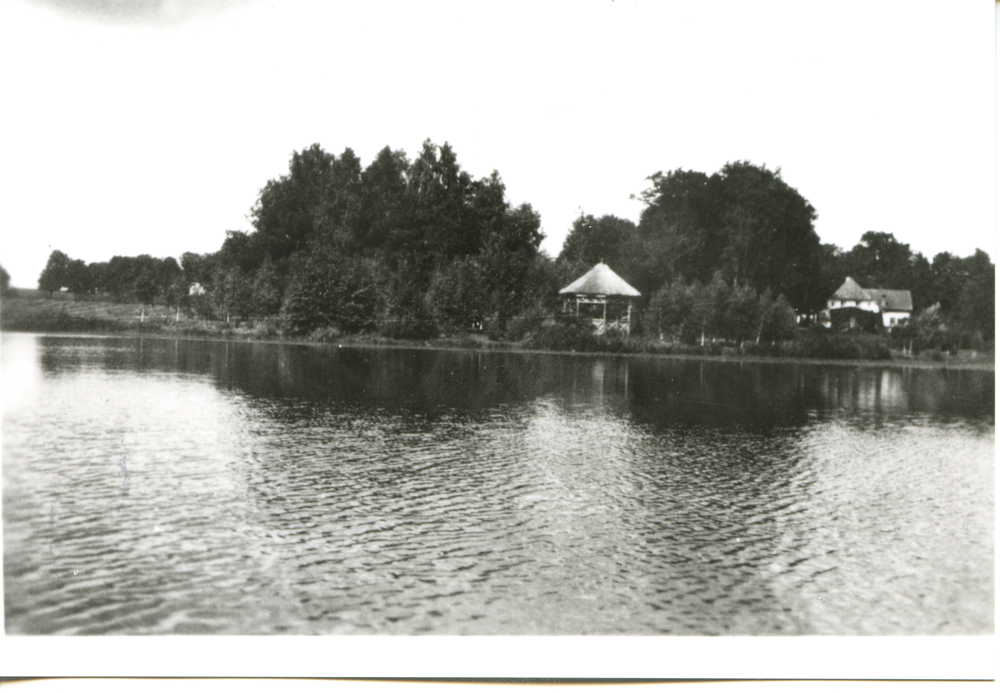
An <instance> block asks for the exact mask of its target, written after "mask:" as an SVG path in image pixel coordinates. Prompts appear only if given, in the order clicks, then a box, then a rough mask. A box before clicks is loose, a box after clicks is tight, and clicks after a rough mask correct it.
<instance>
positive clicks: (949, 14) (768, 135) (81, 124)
mask: <svg viewBox="0 0 1000 693" xmlns="http://www.w3.org/2000/svg"><path fill="white" fill-rule="evenodd" d="M995 24H996V19H995V16H994V7H993V6H992V5H991V3H986V2H983V1H982V0H957V1H953V2H948V3H941V2H938V1H936V0H935V1H933V2H923V1H920V0H901V1H898V2H897V1H890V0H862V1H855V0H843V1H838V2H801V0H794V1H788V2H782V1H776V0H775V1H771V0H754V1H753V2H746V1H745V0H739V1H735V0H734V1H729V0H697V1H695V0H691V1H688V0H672V1H670V0H655V1H651V0H574V1H572V2H566V1H555V0H553V1H550V2H546V1H544V0H542V1H535V2H519V1H518V0H503V1H499V2H491V1H490V0H483V1H479V2H466V1H463V2H450V1H444V0H441V1H437V0H435V1H424V0H420V1H413V2H399V1H389V0H366V1H365V2H320V1H314V0H282V1H281V2H272V1H269V0H209V1H208V2H206V1H204V0H201V1H198V2H196V1H195V0H145V1H137V2H127V1H126V0H5V2H4V3H3V4H2V6H0V94H2V103H3V105H4V107H3V109H2V111H0V113H2V115H0V124H2V127H0V201H2V207H0V209H2V212H0V214H2V216H0V224H2V226H0V229H2V230H0V265H2V266H3V267H4V268H5V269H6V270H7V271H8V272H9V274H10V275H11V283H12V285H14V286H18V287H26V288H28V287H34V286H36V284H37V279H38V275H39V274H40V273H41V271H42V269H43V268H44V266H45V262H46V260H47V259H48V256H49V254H50V253H51V252H52V251H53V250H55V249H58V250H61V251H63V252H65V253H66V254H68V255H69V256H70V257H72V258H80V259H83V260H85V261H87V262H99V261H106V260H109V259H110V258H111V257H112V256H113V255H139V254H143V253H147V254H150V255H153V256H157V257H166V256H173V257H179V256H180V255H181V254H182V253H184V252H187V251H191V252H198V253H205V252H213V251H215V250H218V248H219V247H220V246H221V245H222V242H223V240H224V239H225V232H226V231H227V230H244V231H250V230H252V227H251V224H250V221H249V219H248V215H249V212H250V209H251V208H252V206H253V205H254V202H255V201H256V199H257V196H258V193H259V191H260V189H261V188H262V187H263V186H264V184H265V183H266V182H267V181H268V180H269V179H272V178H277V177H279V176H281V175H283V174H285V173H287V170H288V162H289V159H290V157H291V154H292V152H293V151H298V150H302V149H305V148H307V147H309V146H310V145H311V144H313V143H319V144H320V145H321V146H322V147H323V148H324V149H325V150H326V151H328V152H331V153H334V154H338V155H339V154H340V153H341V152H343V151H344V149H345V148H347V147H350V148H351V149H353V150H354V152H355V154H357V156H358V157H359V158H360V159H361V161H362V165H364V166H367V165H368V164H369V163H370V162H371V161H372V159H373V158H374V156H375V154H376V153H377V152H378V151H379V150H380V149H382V148H383V147H385V146H387V145H388V146H389V147H391V148H392V149H402V150H404V151H406V152H407V154H408V155H409V156H410V158H411V159H412V158H414V157H415V156H416V154H417V153H418V152H419V150H420V147H421V144H422V143H423V141H424V140H425V139H428V138H429V139H430V140H431V141H432V142H434V143H435V144H439V145H440V144H443V143H445V142H448V143H450V144H451V145H452V147H453V148H454V150H455V152H456V155H457V157H458V161H459V164H460V165H461V166H462V167H463V168H464V169H465V170H467V171H468V172H469V173H470V174H472V175H473V176H474V177H477V178H478V177H485V176H488V175H489V174H490V173H491V172H492V171H493V170H494V169H495V170H497V171H499V173H500V176H501V177H502V179H503V181H504V183H505V185H506V188H507V196H508V200H509V201H510V202H511V203H512V204H514V205H519V204H521V203H525V202H526V203H529V204H531V205H532V207H534V208H535V210H536V211H538V212H539V213H540V214H541V219H542V231H543V232H544V233H545V236H546V239H545V241H544V242H543V244H542V248H543V249H544V250H545V251H546V252H548V253H549V254H550V255H553V256H555V255H557V254H558V253H559V250H560V249H561V247H562V243H563V240H564V238H565V236H566V233H567V231H568V230H569V228H570V227H571V226H572V223H573V221H574V219H576V218H577V217H578V216H579V215H580V214H581V213H586V214H594V215H595V216H600V215H604V214H614V215H617V216H619V217H624V218H628V219H632V220H633V221H638V219H639V214H640V212H641V211H642V204H641V203H640V202H639V201H637V200H636V199H632V198H631V196H632V195H636V196H638V195H639V194H640V193H641V192H642V191H643V190H645V189H646V188H647V187H648V185H649V181H648V180H647V178H648V177H649V176H650V175H652V174H654V173H656V172H657V171H664V172H666V171H670V170H674V169H678V168H681V169H687V170H696V171H703V172H706V173H713V172H715V171H718V170H719V169H720V168H721V167H722V166H723V165H724V164H725V163H727V162H729V161H737V160H747V161H750V162H752V163H754V164H758V165H766V166H767V167H768V168H771V169H778V168H780V170H781V175H782V177H783V179H784V180H785V181H786V182H787V183H788V184H789V185H791V186H792V187H793V188H795V189H797V190H798V191H799V192H800V193H801V194H802V195H803V196H804V197H805V198H806V199H807V200H809V202H810V203H811V204H812V205H813V207H815V208H816V210H817V213H818V219H817V220H816V223H815V227H816V231H817V232H818V234H819V236H820V238H821V240H822V241H823V242H824V243H834V244H836V245H838V246H840V247H842V248H844V249H849V248H851V247H852V246H853V245H855V244H856V243H858V241H859V240H860V237H861V235H862V234H863V233H864V232H865V231H869V230H876V231H884V232H887V233H892V234H894V235H895V237H896V238H897V239H898V240H900V241H903V242H905V243H909V244H910V246H911V248H912V249H914V250H916V251H919V252H922V253H924V255H926V256H927V257H928V258H931V257H933V255H934V254H936V253H938V252H942V251H948V252H952V253H955V254H958V255H962V256H965V255H969V254H971V253H972V252H974V250H975V249H976V248H982V249H983V250H985V251H986V252H988V253H989V254H990V256H991V257H995V243H996V224H995V199H996V191H997V185H996V177H995V160H996V155H995V154H996V146H995V142H996V132H997V128H996V119H995V116H994V113H995V92H996V76H995V75H996V70H995V67H996V64H997V56H996V52H995V49H994V29H995Z"/></svg>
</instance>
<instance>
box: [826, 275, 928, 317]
mask: <svg viewBox="0 0 1000 693" xmlns="http://www.w3.org/2000/svg"><path fill="white" fill-rule="evenodd" d="M843 308H857V309H859V310H863V311H867V312H869V313H877V314H879V315H881V317H882V326H883V327H887V328H889V329H892V328H893V327H899V326H901V325H905V324H906V323H907V322H908V321H909V319H910V314H911V313H912V312H913V296H912V295H911V294H910V292H909V290H906V289H865V288H863V287H862V286H861V285H860V284H858V283H857V282H856V281H854V280H853V279H851V278H850V277H848V278H847V279H846V280H844V283H843V284H841V285H840V288H839V289H837V290H836V291H835V292H834V293H833V296H831V297H830V299H829V300H828V301H827V302H826V309H827V311H834V310H839V309H843Z"/></svg>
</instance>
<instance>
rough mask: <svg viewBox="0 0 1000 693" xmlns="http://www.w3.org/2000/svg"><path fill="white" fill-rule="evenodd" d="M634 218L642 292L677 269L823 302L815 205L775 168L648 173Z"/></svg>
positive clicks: (808, 302) (801, 302) (811, 306)
mask: <svg viewBox="0 0 1000 693" xmlns="http://www.w3.org/2000/svg"><path fill="white" fill-rule="evenodd" d="M650 180H651V181H652V183H653V185H652V187H651V188H650V189H648V190H646V191H645V192H644V193H643V194H642V196H641V199H642V200H643V201H644V202H646V204H647V207H646V209H645V210H643V212H642V216H641V218H640V222H639V229H638V231H639V236H640V237H641V238H642V240H643V241H644V243H645V244H646V248H645V253H644V255H645V257H646V258H647V260H646V263H645V265H646V268H645V271H644V273H643V275H644V276H643V277H642V278H641V279H640V280H639V283H640V284H641V286H639V287H637V288H639V290H640V291H642V290H643V289H644V288H645V289H646V290H647V291H648V290H649V287H650V286H655V285H659V284H661V283H662V282H665V281H669V280H671V279H672V278H673V277H675V276H678V275H681V274H683V275H684V276H686V277H689V278H692V279H697V280H700V281H707V280H708V279H709V278H710V277H712V275H713V274H714V273H715V272H721V273H722V276H723V279H724V280H725V281H727V282H735V283H737V284H740V283H746V284H749V285H750V286H751V287H753V288H754V289H755V290H756V291H758V292H760V291H763V290H764V289H766V288H770V289H772V290H773V291H775V292H779V293H783V294H785V295H786V296H787V297H788V298H789V300H790V301H791V303H792V305H793V306H795V307H796V308H797V309H799V310H804V311H805V310H815V309H817V308H819V307H822V305H823V302H824V301H825V300H826V295H825V294H824V291H823V289H822V287H821V286H820V282H819V266H820V261H821V258H822V253H821V247H820V243H819V237H818V236H817V235H816V232H815V230H814V229H813V221H814V220H815V218H816V212H815V210H814V209H813V207H812V205H810V204H809V203H808V202H807V201H806V200H805V198H803V197H802V196H801V195H800V194H799V193H798V191H796V190H795V189H794V188H792V187H791V186H789V185H788V184H787V183H785V182H784V181H783V180H782V178H781V174H780V171H771V170H769V169H767V168H765V167H762V166H755V165H753V164H750V163H749V162H745V161H740V162H734V163H729V164H726V165H725V166H724V167H723V168H722V170H720V171H719V172H718V173H715V174H713V175H712V176H710V177H709V176H706V175H705V174H703V173H699V172H696V171H681V170H678V171H674V172H672V173H669V174H666V175H664V174H663V173H657V174H654V175H653V176H651V177H650Z"/></svg>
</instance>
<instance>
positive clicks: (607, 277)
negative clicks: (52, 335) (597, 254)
mask: <svg viewBox="0 0 1000 693" xmlns="http://www.w3.org/2000/svg"><path fill="white" fill-rule="evenodd" d="M559 294H560V295H561V296H564V297H565V299H566V300H565V303H564V308H565V311H566V312H567V313H574V314H576V315H582V316H584V317H588V318H590V319H591V321H592V322H593V323H594V332H596V333H597V334H604V333H606V332H619V333H621V334H624V335H627V334H628V333H629V325H630V323H631V322H632V299H633V298H636V297H638V296H641V295H642V294H640V293H639V292H638V291H637V290H636V289H634V288H633V287H632V286H631V285H630V284H629V283H628V282H627V281H625V280H624V279H622V278H621V277H619V276H618V275H617V274H615V273H614V271H613V270H612V269H611V268H610V267H608V266H607V265H605V264H604V263H603V262H599V263H597V264H596V265H594V267H593V269H591V270H590V271H589V272H587V273H586V274H585V275H583V276H582V277H580V278H579V279H577V280H576V281H575V282H573V283H572V284H570V285H569V286H567V287H566V288H564V289H561V290H560V291H559Z"/></svg>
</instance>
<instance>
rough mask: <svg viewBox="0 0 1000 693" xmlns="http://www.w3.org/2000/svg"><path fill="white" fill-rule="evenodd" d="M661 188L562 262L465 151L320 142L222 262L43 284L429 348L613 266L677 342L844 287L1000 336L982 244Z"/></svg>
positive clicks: (189, 262) (777, 175)
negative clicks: (957, 245)
mask: <svg viewBox="0 0 1000 693" xmlns="http://www.w3.org/2000/svg"><path fill="white" fill-rule="evenodd" d="M648 180H649V181H650V186H649V187H648V189H646V190H645V191H643V192H642V193H640V194H639V199H640V200H641V201H642V202H643V203H644V208H643V210H642V212H641V214H640V217H639V223H638V224H636V223H633V222H632V221H630V220H627V219H621V218H618V217H615V216H612V215H603V216H595V215H593V214H584V213H581V214H580V216H579V217H578V218H577V219H576V220H575V221H574V222H573V225H572V228H571V229H569V233H568V235H567V237H566V240H565V243H564V245H563V248H562V252H561V253H560V254H559V257H558V258H556V259H555V260H553V259H552V258H549V257H547V256H546V255H544V254H542V253H540V252H539V245H540V243H541V240H542V234H541V231H540V229H541V219H540V217H539V215H538V213H537V212H535V211H534V210H533V209H532V208H531V206H530V205H527V204H522V205H520V206H512V205H511V204H510V203H509V202H508V201H507V199H506V190H505V187H504V184H503V181H502V180H501V178H500V175H499V174H498V173H497V172H496V171H494V172H493V173H492V174H491V175H489V176H486V177H484V178H480V179H475V178H473V177H472V176H471V175H470V174H469V173H468V172H466V171H464V170H463V169H462V168H461V166H460V165H459V163H458V158H457V156H456V153H455V152H454V150H453V149H452V147H451V146H450V145H448V144H447V143H445V144H443V145H441V146H438V145H435V144H433V143H432V142H431V141H430V140H427V141H425V142H424V143H423V145H422V146H421V148H420V151H419V152H418V153H417V155H416V157H415V158H414V159H413V161H412V162H411V161H410V160H409V158H408V157H407V155H406V153H405V152H403V151H400V150H393V149H391V148H389V147H385V148H384V149H382V150H381V151H380V152H379V153H378V154H377V155H376V156H375V158H374V159H373V160H372V161H371V162H370V163H369V164H368V166H367V167H365V166H363V165H362V162H361V161H360V160H359V159H358V157H357V156H356V155H355V154H354V152H353V151H352V150H351V149H350V148H347V149H345V150H344V151H343V152H342V153H341V154H340V155H334V154H330V153H328V152H326V151H324V150H323V149H322V147H320V146H319V145H318V144H314V145H312V146H311V147H308V148H306V149H303V150H302V151H298V152H293V153H292V155H291V158H290V161H289V166H288V172H287V173H286V174H284V175H281V176H279V177H277V178H275V179H272V180H269V181H267V182H266V183H265V184H264V186H263V187H262V188H261V190H260V194H259V197H258V200H257V202H256V203H255V204H254V206H253V208H252V209H251V211H250V220H251V223H252V226H253V228H252V230H250V231H236V230H234V231H227V232H226V238H225V241H224V242H223V243H222V246H221V247H220V248H219V250H218V251H217V252H214V253H205V254H199V253H190V252H188V253H183V254H182V255H181V256H180V261H179V262H178V261H177V260H175V259H173V258H153V257H150V256H149V255H140V256H137V257H123V256H115V257H113V258H111V260H110V261H108V262H98V263H91V264H87V263H85V262H83V261H82V260H74V259H72V258H70V257H69V256H67V255H66V254H65V253H62V252H61V251H58V250H57V251H53V253H52V255H51V256H50V257H49V261H48V264H47V265H46V267H45V270H44V271H43V272H42V275H41V276H40V277H39V288H41V289H43V290H46V291H50V292H54V291H58V290H59V289H61V288H63V287H66V288H68V289H70V290H71V291H72V292H73V293H74V294H76V295H77V296H86V295H91V294H101V295H106V296H110V297H112V298H113V299H114V300H117V301H141V302H143V303H152V302H155V301H161V302H165V303H167V304H168V305H176V306H178V307H181V306H186V307H187V308H189V309H193V310H194V311H195V312H197V313H198V314H200V315H203V316H214V317H216V318H222V319H228V318H232V317H236V318H241V317H258V318H259V317H281V318H282V319H283V321H284V324H285V325H287V326H288V327H289V328H291V329H292V330H293V331H298V332H305V331H311V330H315V329H331V330H336V331H342V332H353V331H364V330H376V331H378V332H380V333H381V334H385V335H389V336H401V337H406V336H410V337H426V336H431V335H433V334H437V333H438V332H439V331H440V330H445V331H450V330H456V329H464V328H467V327H469V326H471V325H473V324H482V323H483V322H484V321H487V320H490V319H492V324H494V325H499V326H500V328H501V331H502V328H503V326H504V325H505V324H506V323H508V322H509V321H510V320H511V319H512V318H514V317H516V316H519V315H520V316H525V315H545V314H552V313H553V312H554V311H555V310H556V305H557V304H558V297H557V292H558V289H559V288H560V287H562V286H565V285H566V284H567V283H569V282H570V281H572V280H573V279H576V278H577V277H578V276H580V275H581V274H582V273H583V272H585V271H586V270H587V269H589V268H590V267H591V266H593V265H594V264H595V263H597V262H602V261H603V262H605V263H607V264H609V265H610V266H611V267H612V268H613V269H614V270H615V271H616V272H617V273H618V274H620V275H621V276H622V277H623V278H624V279H625V280H626V281H628V282H629V283H630V284H632V285H633V286H635V287H636V288H638V289H639V290H640V291H641V292H642V294H643V298H642V299H641V300H640V305H639V306H637V308H638V309H639V311H640V316H641V317H639V319H638V320H637V325H642V324H645V325H646V328H647V329H648V330H649V331H650V332H651V333H652V334H657V335H659V334H662V335H664V338H666V337H667V336H670V338H672V339H680V340H687V341H691V340H695V339H702V338H703V336H704V335H709V336H712V337H717V338H722V339H727V340H736V341H739V342H745V341H747V340H753V341H761V340H776V339H782V338H784V337H786V336H788V334H789V330H790V329H792V328H791V326H792V325H793V324H794V322H793V321H794V314H795V313H796V312H798V313H814V312H816V311H818V310H820V309H822V308H823V307H824V306H825V302H826V300H827V298H828V297H829V296H830V295H831V294H832V293H833V291H834V290H835V289H836V288H837V287H838V286H839V285H840V284H841V283H842V282H843V281H844V278H845V277H846V276H851V277H853V278H854V279H855V280H857V281H858V282H859V283H860V284H861V285H862V286H865V287H870V288H886V289H909V290H910V291H911V292H912V295H913V300H914V308H915V315H916V314H921V315H923V316H924V318H923V324H924V325H925V327H926V326H932V327H933V329H934V330H939V331H940V330H951V331H953V332H956V333H958V332H961V333H963V334H973V333H975V334H976V335H980V337H979V339H980V340H982V339H989V340H991V339H992V337H993V331H994V314H993V306H994V292H993V287H994V282H995V276H994V265H993V263H992V262H991V261H990V258H989V256H988V255H986V253H984V252H982V251H977V252H976V254H975V255H973V256H970V257H968V258H961V257H957V256H954V255H952V254H950V253H940V254H938V255H937V256H935V257H934V259H933V262H928V260H927V259H926V258H924V257H923V256H922V255H921V254H920V253H917V252H914V251H912V250H911V249H910V247H909V245H908V244H906V243H904V242H902V241H899V240H897V239H896V238H895V237H894V236H893V235H892V234H889V233H884V232H877V231H868V232H866V233H864V234H863V235H862V236H861V238H860V241H859V243H858V244H857V245H855V246H854V247H853V248H851V249H850V250H849V251H846V252H845V251H843V250H841V249H840V248H837V247H836V246H834V245H829V244H827V245H823V244H821V243H820V240H819V238H818V236H817V235H816V233H815V230H814V229H813V222H814V221H815V219H816V211H815V210H814V209H813V207H812V206H811V205H810V204H809V202H808V201H807V200H806V199H805V198H804V197H803V196H802V195H801V194H800V193H799V192H798V191H796V190H795V189H794V188H792V187H791V186H789V185H788V184H787V183H786V182H785V181H784V180H782V178H781V172H780V170H770V169H768V168H766V167H764V166H757V165H754V164H751V163H749V162H745V161H737V162H731V163H728V164H726V165H725V166H723V167H722V168H721V169H720V170H719V171H717V172H715V173H713V174H710V175H709V174H706V173H702V172H699V171H686V170H682V169H677V170H675V171H671V172H668V173H663V172H658V173H655V174H653V175H652V176H650V177H649V179H648ZM927 329H931V328H930V327H928V328H927Z"/></svg>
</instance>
